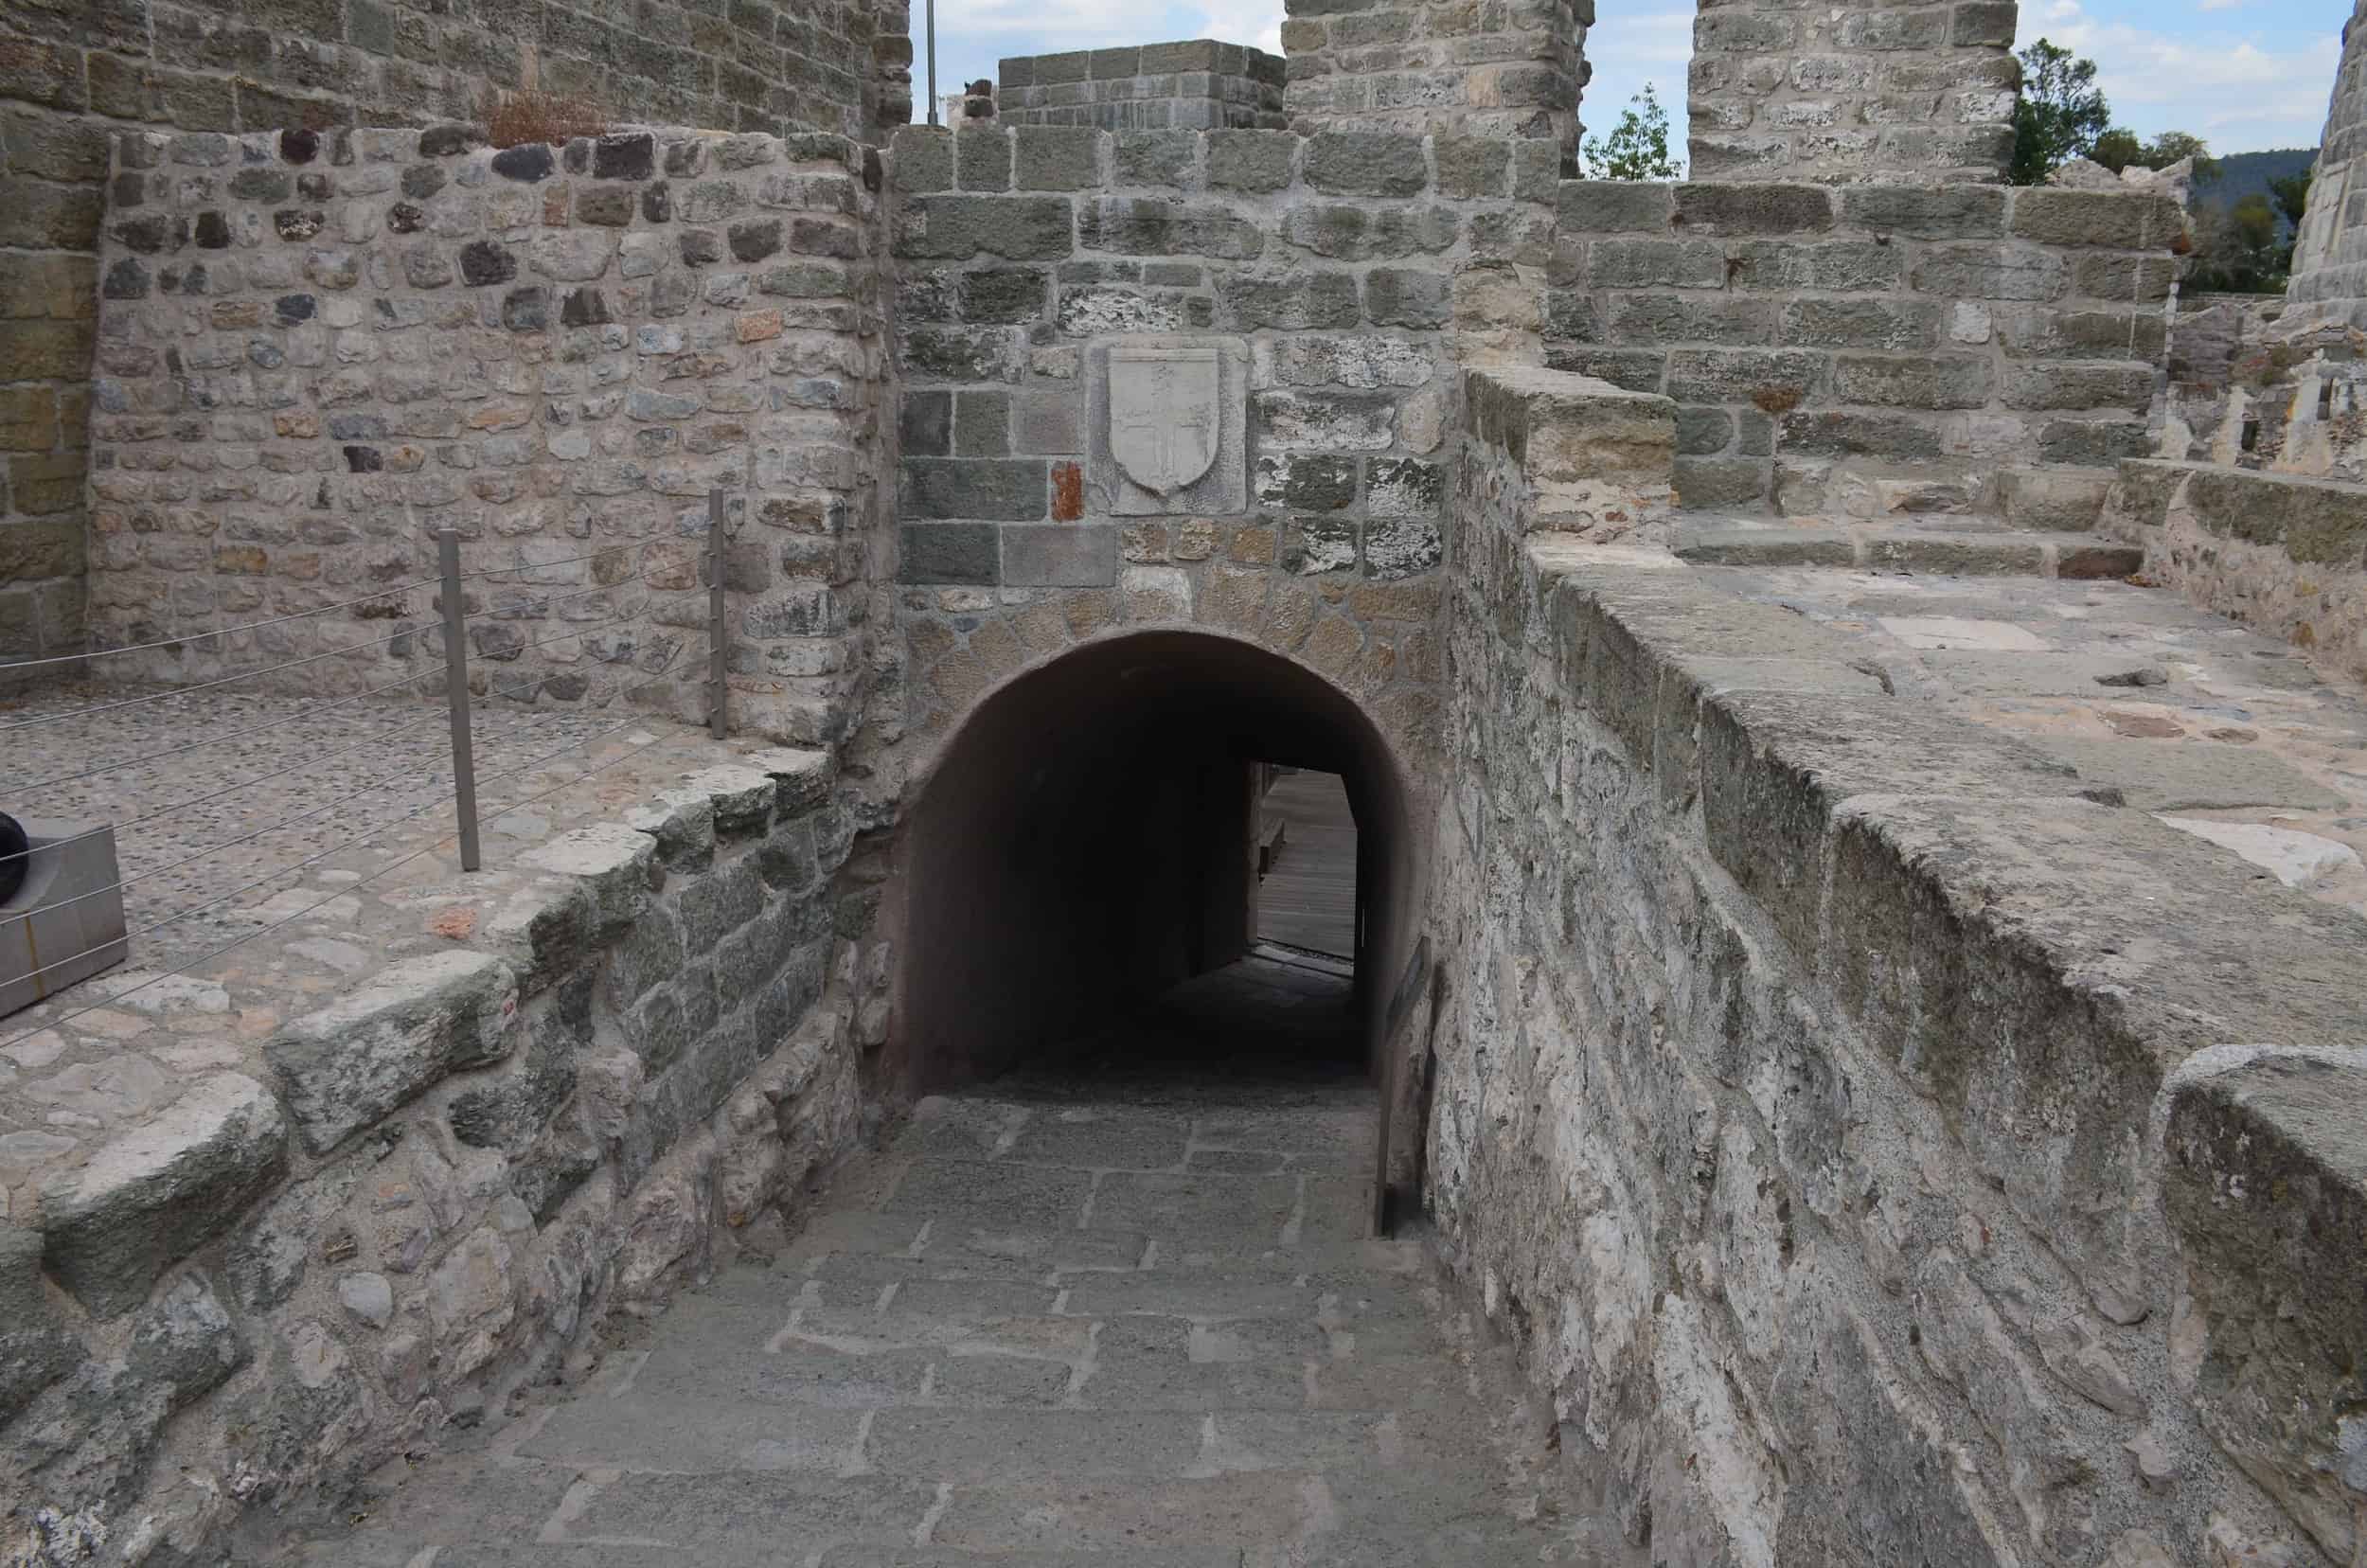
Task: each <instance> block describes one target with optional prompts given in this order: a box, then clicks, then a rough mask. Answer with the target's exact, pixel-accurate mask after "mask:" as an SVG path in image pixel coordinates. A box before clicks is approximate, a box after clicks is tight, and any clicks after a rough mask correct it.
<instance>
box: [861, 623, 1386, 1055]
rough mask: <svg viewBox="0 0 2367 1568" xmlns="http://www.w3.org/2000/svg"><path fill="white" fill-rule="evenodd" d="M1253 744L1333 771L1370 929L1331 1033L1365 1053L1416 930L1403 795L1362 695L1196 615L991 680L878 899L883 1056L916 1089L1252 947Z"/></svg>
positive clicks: (1372, 1051)
mask: <svg viewBox="0 0 2367 1568" xmlns="http://www.w3.org/2000/svg"><path fill="white" fill-rule="evenodd" d="M1258 761H1267V762H1277V763H1283V764H1287V765H1290V766H1292V767H1299V768H1307V769H1317V770H1322V771H1324V772H1326V773H1335V774H1338V775H1341V777H1342V779H1343V780H1344V783H1345V786H1346V789H1347V793H1348V798H1349V802H1350V805H1351V807H1352V808H1353V811H1354V814H1355V819H1356V828H1357V833H1356V841H1357V863H1358V864H1357V887H1358V898H1359V901H1360V911H1359V913H1360V916H1361V919H1360V922H1359V925H1360V930H1361V939H1360V942H1359V951H1358V952H1357V953H1356V954H1355V959H1356V979H1355V982H1354V993H1353V996H1352V997H1351V998H1350V1012H1351V1015H1352V1016H1351V1017H1350V1018H1349V1020H1348V1021H1347V1023H1346V1025H1345V1033H1344V1042H1343V1046H1342V1048H1343V1049H1344V1052H1345V1054H1346V1056H1347V1057H1348V1059H1349V1060H1351V1061H1358V1060H1361V1065H1362V1066H1363V1068H1364V1069H1365V1070H1366V1071H1367V1072H1370V1071H1373V1070H1374V1069H1375V1068H1377V1066H1378V1052H1379V1040H1378V1033H1379V1018H1378V1014H1379V1003H1380V998H1381V997H1383V996H1385V995H1386V990H1387V980H1388V978H1389V977H1391V976H1394V975H1395V974H1396V972H1397V969H1398V968H1399V967H1400V966H1401V965H1402V964H1403V963H1404V962H1405V954H1406V952H1407V950H1408V949H1410V947H1411V945H1412V944H1411V940H1410V935H1411V933H1410V927H1411V925H1412V923H1413V922H1412V918H1411V912H1412V909H1413V907H1414V902H1415V896H1414V889H1415V878H1416V876H1417V872H1418V868H1417V866H1416V865H1415V863H1414V857H1413V853H1412V846H1413V836H1412V834H1411V832H1410V831H1409V824H1408V821H1407V816H1408V792H1407V785H1406V780H1405V779H1404V777H1403V775H1402V774H1401V772H1400V770H1399V768H1398V765H1397V761H1396V759H1395V758H1394V757H1393V755H1392V753H1391V749H1390V747H1389V746H1388V744H1387V742H1386V741H1385V740H1384V739H1382V737H1381V735H1380V732H1379V730H1378V729H1377V728H1376V727H1375V726H1374V724H1373V722H1372V721H1371V720H1370V719H1369V718H1368V717H1367V716H1366V715H1365V714H1364V713H1363V711H1362V710H1361V708H1360V707H1359V706H1358V705H1357V704H1356V703H1355V702H1354V700H1353V699H1351V698H1349V697H1348V696H1346V695H1345V694H1344V693H1343V692H1341V691H1340V690H1338V689H1337V688H1336V687H1334V686H1331V685H1330V684H1329V683H1327V682H1326V681H1325V680H1324V679H1322V678H1321V677H1320V676H1318V675H1316V674H1314V673H1313V672H1311V671H1309V670H1308V669H1305V668H1301V667H1300V666H1298V665H1296V664H1293V663H1291V662H1290V660H1288V659H1285V658H1283V657H1281V656H1279V655H1277V654H1275V653H1272V652H1270V651H1268V650H1264V649H1260V648H1257V647H1255V646H1253V645H1251V644H1248V643H1244V642H1239V641H1236V640H1234V639H1232V638H1229V637H1223V636H1219V635H1213V634H1209V633H1190V632H1150V633H1133V634H1130V635H1126V636H1121V637H1116V638H1112V639H1109V640H1106V641H1102V642H1098V643H1094V644H1090V645H1087V646H1086V647H1083V648H1080V649H1077V650H1074V651H1072V652H1070V653H1068V654H1065V655H1063V656H1062V657H1061V658H1059V659H1058V660H1056V661H1054V662H1053V663H1051V664H1049V665H1046V666H1043V667H1042V668H1039V669H1036V670H1033V671H1030V672H1029V673H1027V674H1025V675H1023V676H1021V677H1020V678H1018V679H1017V680H1014V681H1012V682H1011V683H1010V684H1008V685H1007V686H1004V687H1002V688H1000V689H999V690H997V691H995V692H993V693H991V694H990V695H989V696H988V697H987V698H986V699H985V700H984V701H983V702H981V703H980V704H979V705H978V707H977V708H976V709H975V710H974V711H973V712H972V713H971V715H970V718H969V719H968V720H967V722H964V724H963V725H962V727H961V728H960V729H959V730H958V731H957V732H956V734H955V735H954V736H953V738H952V739H951V740H950V741H949V742H948V743H947V745H946V748H945V750H944V752H943V753H942V754H941V756H940V757H939V760H938V762H937V765H936V766H935V768H934V770H933V771H932V772H931V773H930V775H928V777H927V778H926V780H925V781H924V782H923V784H922V785H921V787H920V792H919V797H918V799H917V803H916V804H915V806H914V808H913V810H912V812H911V815H910V816H909V817H908V819H907V822H906V826H905V829H904V833H903V836H902V839H901V841H900V845H899V875H898V877H897V878H896V888H895V892H894V895H893V898H894V909H895V916H896V918H897V919H898V920H899V924H900V929H901V931H902V944H901V955H900V960H899V965H898V971H899V995H898V1005H897V1012H896V1025H895V1027H894V1028H893V1030H892V1032H891V1044H890V1047H889V1048H890V1051H891V1053H893V1055H894V1060H891V1062H890V1063H889V1068H890V1073H891V1075H892V1076H894V1077H896V1078H900V1079H901V1081H902V1082H903V1083H904V1084H905V1085H906V1086H907V1087H908V1088H909V1089H910V1091H911V1092H913V1093H915V1094H929V1093H934V1092H938V1091H942V1090H947V1089H952V1088H956V1087H959V1086H961V1085H963V1084H965V1083H969V1082H972V1081H976V1080H980V1079H985V1078H994V1077H997V1076H999V1075H1001V1074H1003V1073H1005V1072H1006V1071H1010V1070H1012V1069H1015V1068H1021V1067H1038V1066H1045V1065H1053V1064H1056V1063H1057V1061H1058V1060H1059V1054H1060V1053H1061V1052H1062V1051H1063V1050H1065V1049H1070V1048H1073V1047H1074V1046H1075V1045H1076V1043H1077V1042H1079V1041H1080V1040H1083V1039H1085V1038H1087V1037H1089V1036H1092V1035H1093V1034H1094V1033H1095V1031H1097V1030H1102V1029H1105V1028H1107V1027H1108V1026H1110V1025H1115V1024H1118V1023H1119V1022H1120V1021H1122V1020H1124V1019H1126V1018H1127V1017H1129V1016H1130V1012H1132V1011H1133V1010H1135V1009H1139V1008H1141V1007H1144V1006H1146V1005H1147V1004H1148V1003H1150V1002H1152V1001H1153V1000H1155V999H1156V998H1158V997H1159V996H1160V995H1161V994H1162V993H1163V992H1166V990H1167V989H1169V988H1170V987H1173V986H1175V985H1176V984H1177V983H1178V982H1181V981H1184V980H1186V979H1189V978H1190V977H1192V976H1194V975H1199V974H1203V973H1206V972H1207V971H1212V970H1215V969H1218V968H1219V967H1221V966H1224V965H1227V964H1230V963H1232V962H1233V961H1234V960H1235V959H1237V958H1238V957H1240V956H1241V954H1242V953H1244V952H1245V951H1246V950H1247V949H1248V947H1249V944H1250V942H1251V940H1252V936H1253V933H1252V931H1251V929H1250V924H1251V921H1250V895H1251V893H1252V890H1253V889H1254V888H1255V878H1256V869H1255V858H1256V857H1255V842H1254V840H1255V819H1256V789H1255V783H1254V780H1255V776H1256V770H1255V767H1254V766H1253V764H1255V763H1256V762H1258Z"/></svg>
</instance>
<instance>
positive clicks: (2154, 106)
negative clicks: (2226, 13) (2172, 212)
mask: <svg viewBox="0 0 2367 1568" xmlns="http://www.w3.org/2000/svg"><path fill="white" fill-rule="evenodd" d="M2201 3H2202V6H2203V9H2213V8H2214V6H2215V4H2217V5H2228V4H2235V3H2239V0H2201ZM2033 9H2035V10H2036V13H2037V14H2036V15H2035V16H2034V15H2033V14H2032V9H2025V10H2024V12H2023V15H2024V17H2025V21H2024V23H2023V26H2022V29H2021V30H2022V41H2023V42H2024V43H2025V44H2026V43H2027V42H2029V41H2030V40H2031V39H2033V38H2036V37H2039V36H2044V37H2045V38H2046V39H2048V40H2049V41H2050V42H2052V43H2055V44H2057V45H2061V46H2062V47H2064V48H2067V49H2069V50H2071V51H2072V52H2073V54H2077V55H2083V56H2085V57H2087V58H2088V59H2090V60H2092V61H2094V62H2096V85H2097V86H2099V87H2101V88H2103V89H2104V96H2105V98H2106V99H2107V100H2108V101H2109V103H2110V104H2111V106H2112V118H2113V121H2114V123H2115V124H2120V125H2126V126H2127V127H2129V128H2130V129H2131V130H2133V131H2137V132H2140V133H2143V134H2153V133H2156V132H2160V131H2166V130H2178V131H2191V132H2194V133H2195V134H2197V135H2199V136H2202V137H2203V138H2204V139H2206V140H2209V141H2212V142H2213V143H2214V144H2215V147H2216V151H2223V152H2233V151H2242V150H2244V149H2245V148H2251V147H2306V146H2310V145H2313V144H2315V143H2316V141H2317V139H2318V133H2319V130H2320V129H2321V128H2322V126H2323V124H2324V121H2325V112H2326V97H2327V94H2328V93H2329V92H2331V90H2332V88H2333V85H2334V75H2335V70H2336V68H2337V67H2338V66H2339V65H2340V62H2341V55H2342V45H2341V41H2340V39H2339V38H2338V37H2336V36H2335V35H2334V34H2333V33H2332V32H2327V33H2324V34H2322V35H2320V36H2318V37H2315V38H2311V39H2308V40H2306V41H2304V42H2300V43H2298V44H2296V45H2294V46H2293V47H2290V48H2263V47H2262V46H2261V45H2259V44H2257V43H2255V42H2254V41H2253V40H2252V39H2251V38H2246V37H2242V36H2240V35H2236V34H2233V33H2213V34H2204V33H2199V32H2198V33H2197V34H2195V35H2193V36H2189V37H2173V36H2171V35H2169V34H2167V33H2162V32H2155V31H2152V30H2150V29H2148V28H2145V27H2136V26H2133V25H2132V24H2130V23H2127V22H2117V21H2114V22H2105V21H2098V20H2097V19H2095V18H2094V17H2091V16H2090V15H2089V14H2088V12H2087V11H2086V10H2085V9H2083V8H2082V7H2081V5H2080V4H2079V0H2046V4H2045V5H2043V6H2041V7H2038V8H2033Z"/></svg>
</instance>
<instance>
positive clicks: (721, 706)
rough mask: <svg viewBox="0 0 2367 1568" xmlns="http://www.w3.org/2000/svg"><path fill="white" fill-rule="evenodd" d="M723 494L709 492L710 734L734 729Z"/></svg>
mask: <svg viewBox="0 0 2367 1568" xmlns="http://www.w3.org/2000/svg"><path fill="white" fill-rule="evenodd" d="M723 636H724V632H723V492H722V491H721V490H709V491H707V733H708V734H710V735H712V736H714V737H715V739H718V740H721V739H723V736H724V732H725V731H726V730H727V729H728V728H729V727H730V726H729V719H730V710H729V706H728V704H729V703H730V701H731V687H730V686H727V685H725V684H724V679H723V667H724V658H723Z"/></svg>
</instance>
